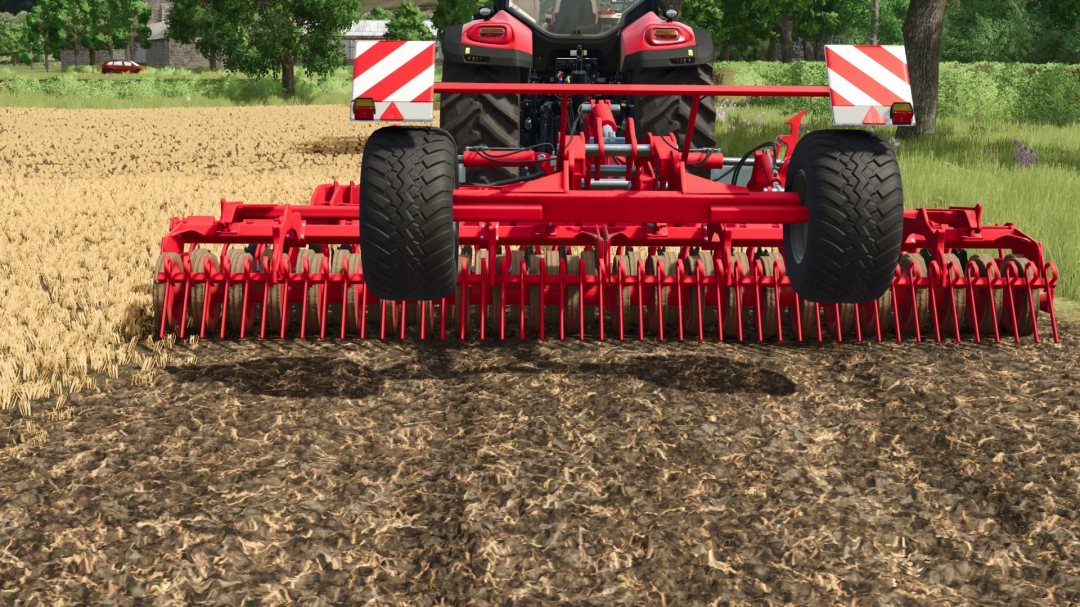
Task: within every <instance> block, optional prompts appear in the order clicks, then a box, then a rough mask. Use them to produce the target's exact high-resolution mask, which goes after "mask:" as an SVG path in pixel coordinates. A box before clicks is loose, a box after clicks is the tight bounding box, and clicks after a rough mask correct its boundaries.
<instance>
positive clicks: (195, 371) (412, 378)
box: [172, 347, 796, 398]
mask: <svg viewBox="0 0 1080 607" xmlns="http://www.w3.org/2000/svg"><path fill="white" fill-rule="evenodd" d="M515 354H516V356H514V355H511V356H509V357H507V358H508V360H507V362H506V363H505V364H501V365H500V364H496V365H493V366H487V365H485V366H484V367H483V369H482V370H479V369H475V368H463V367H462V366H461V365H459V364H455V358H456V357H455V356H454V351H453V348H450V347H434V348H431V347H429V348H426V349H425V350H422V351H417V352H416V358H415V359H414V360H413V361H408V362H397V363H393V364H389V365H380V364H379V362H378V361H377V360H368V361H357V360H355V359H349V358H345V357H334V356H323V355H319V356H312V357H306V358H301V357H294V356H270V357H260V358H255V359H251V360H246V361H243V362H237V363H219V364H206V365H199V364H195V365H189V366H184V367H179V368H177V369H175V371H172V374H173V376H174V377H175V379H176V380H178V381H181V382H223V383H228V384H229V386H230V387H231V388H232V389H233V390H236V391H238V392H242V393H249V394H259V395H264V396H275V397H283V398H326V397H331V398H334V397H337V398H364V397H367V396H372V395H374V394H377V393H379V391H380V390H382V389H383V387H384V386H386V385H387V384H390V383H391V382H423V383H430V382H433V381H436V382H445V383H446V387H447V388H449V387H459V388H460V387H468V386H469V385H477V386H479V385H481V384H486V383H488V382H490V381H492V377H493V376H495V377H499V378H500V379H498V381H500V382H503V381H504V380H503V379H502V378H505V383H506V385H507V389H508V390H509V389H512V388H511V385H512V384H516V383H519V382H530V383H531V382H533V381H535V377H537V376H544V375H548V376H569V377H573V378H575V379H576V380H577V381H581V382H589V383H590V384H596V385H598V386H600V385H603V384H605V383H616V384H617V383H620V382H625V381H628V380H637V381H641V382H646V383H648V384H652V385H653V386H655V387H656V388H660V389H663V390H682V391H687V392H695V393H700V394H733V393H759V394H769V395H772V396H783V395H787V394H792V393H794V392H795V390H796V385H795V383H794V382H792V381H791V380H790V379H788V378H787V377H785V376H783V375H781V374H779V373H776V372H774V371H769V370H766V369H762V368H759V367H756V366H750V365H747V364H744V363H735V362H732V361H730V360H728V359H726V358H723V357H720V356H701V355H686V356H683V355H680V356H637V357H632V358H629V359H628V360H621V361H613V362H610V363H599V362H578V363H576V364H567V363H563V362H561V361H557V360H551V359H545V358H542V357H540V356H522V354H523V353H522V352H516V353H515ZM477 371H482V372H481V373H478V372H477ZM507 376H509V377H507ZM403 386H404V384H400V385H397V386H395V387H396V388H402V387H403Z"/></svg>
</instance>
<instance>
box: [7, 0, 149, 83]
mask: <svg viewBox="0 0 1080 607" xmlns="http://www.w3.org/2000/svg"><path fill="white" fill-rule="evenodd" d="M149 20H150V7H149V6H148V5H147V4H146V2H144V1H143V0H37V2H36V3H35V4H34V6H33V7H32V8H31V9H30V10H29V11H26V12H21V13H19V14H18V15H14V16H10V17H9V18H6V19H0V56H7V57H11V58H12V59H13V60H15V61H17V62H20V63H25V64H29V65H31V66H33V64H34V63H35V62H37V61H41V62H43V63H44V64H45V69H49V59H50V58H53V59H58V58H59V57H60V52H61V51H65V50H67V51H73V52H78V51H80V50H86V51H88V52H89V55H90V61H91V63H96V62H97V54H98V53H108V55H109V57H110V58H112V57H113V55H114V53H115V51H117V50H120V49H125V48H127V49H129V51H130V52H134V47H135V45H142V46H147V45H149V43H150V28H149V27H147V25H146V24H147V22H148V21H149Z"/></svg>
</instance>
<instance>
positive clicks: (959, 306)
mask: <svg viewBox="0 0 1080 607" xmlns="http://www.w3.org/2000/svg"><path fill="white" fill-rule="evenodd" d="M945 263H946V267H944V268H942V269H941V271H942V272H944V273H945V276H946V277H948V279H949V284H950V285H952V284H953V283H954V282H955V281H956V280H959V279H961V278H963V276H964V267H963V265H961V263H960V258H959V257H958V256H956V255H955V254H953V253H946V254H945ZM936 280H938V281H940V280H941V279H940V277H937V278H936ZM933 289H934V302H935V304H936V306H935V313H936V314H937V326H939V327H941V332H942V338H944V337H947V336H949V335H959V332H960V327H961V326H962V324H963V322H964V320H963V319H964V318H966V317H967V292H966V291H965V290H963V289H955V288H953V287H951V286H947V287H939V286H934V287H933ZM954 307H955V310H954ZM954 314H955V316H954ZM958 320H959V322H957V321H958Z"/></svg>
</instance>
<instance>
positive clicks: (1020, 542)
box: [0, 316, 1080, 605]
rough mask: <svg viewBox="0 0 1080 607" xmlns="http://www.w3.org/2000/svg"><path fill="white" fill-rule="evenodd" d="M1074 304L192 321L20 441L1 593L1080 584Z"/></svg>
mask: <svg viewBox="0 0 1080 607" xmlns="http://www.w3.org/2000/svg"><path fill="white" fill-rule="evenodd" d="M1075 318H1076V317H1075V316H1071V317H1069V318H1063V319H1062V343H1061V344H1060V345H1054V344H1052V343H1044V344H1042V345H1034V344H1025V345H1022V346H1017V345H1014V344H1004V343H1003V344H1000V345H975V344H972V343H965V344H961V345H957V344H949V343H944V344H929V343H928V344H915V343H905V344H903V345H897V344H844V345H837V344H824V345H816V344H815V345H809V344H807V345H797V344H790V345H779V344H763V345H757V344H746V345H737V344H718V343H705V344H701V343H697V342H687V343H682V344H680V343H670V342H664V343H660V342H656V341H649V342H644V343H641V342H637V341H633V342H625V343H622V344H619V343H617V342H610V341H609V342H604V343H597V342H584V343H582V342H578V341H567V342H561V343H560V342H558V341H547V342H543V343H539V342H535V341H532V342H525V343H522V342H519V341H516V340H512V341H507V342H505V343H483V344H480V343H469V344H461V343H456V342H449V343H433V342H424V343H419V342H417V341H407V342H404V343H402V342H400V341H387V342H378V341H369V342H359V341H350V342H346V343H340V342H322V343H315V342H301V341H294V342H279V341H266V342H261V343H260V342H224V343H222V342H213V343H212V342H200V343H198V344H195V345H193V346H192V345H188V344H182V345H178V346H177V347H176V350H177V354H178V356H179V359H178V361H177V363H176V364H170V366H169V367H167V368H166V369H165V370H164V371H162V372H160V373H158V375H157V377H156V379H155V380H154V381H153V383H152V385H149V386H131V385H130V384H129V383H128V382H127V381H126V380H125V379H123V378H121V379H120V380H117V381H113V382H111V383H110V384H108V385H107V386H106V387H105V388H103V389H101V390H100V391H93V392H83V393H81V394H76V395H74V396H72V397H71V398H69V399H68V401H67V406H69V407H70V408H71V410H70V411H67V412H66V414H57V413H55V412H54V413H53V414H51V416H52V417H53V418H56V421H51V422H50V421H48V420H46V419H44V417H48V416H49V415H46V414H44V413H43V414H42V415H43V418H42V419H41V421H40V425H41V427H42V430H43V431H44V432H45V433H47V437H46V438H43V439H42V440H40V441H38V442H40V443H42V444H39V445H36V446H32V445H31V444H30V443H28V444H26V445H24V446H23V447H21V448H19V449H16V450H12V451H11V452H9V454H8V456H7V457H6V458H5V459H3V460H0V479H3V480H2V481H0V503H2V506H0V580H2V582H0V597H2V598H3V602H5V603H8V604H12V603H14V604H49V605H65V604H120V605H134V604H182V603H193V604H214V605H241V604H249V605H256V604H282V603H288V604H302V605H331V604H341V605H344V604H364V603H371V604H401V605H434V604H447V605H460V604H472V605H501V604H507V603H515V602H519V603H522V604H546V603H551V604H556V603H558V604H568V603H569V604H661V605H664V604H666V605H710V604H718V603H728V602H746V603H759V602H773V603H799V604H803V603H808V602H816V603H821V604H833V603H836V602H840V601H843V602H851V601H852V600H855V601H856V602H859V603H865V604H877V603H888V604H926V603H980V604H1029V603H1043V604H1060V603H1064V602H1075V601H1080V438H1078V430H1080V346H1078V341H1077V340H1078V338H1080V324H1078V323H1077V322H1075V320H1073V319H1075ZM45 405H47V403H46V404H44V405H39V406H37V410H39V411H47V410H48V407H47V406H45ZM0 415H3V419H4V420H5V427H4V429H3V431H0V435H2V434H3V433H4V432H6V433H7V434H8V436H7V437H6V438H5V442H9V440H10V439H12V438H14V433H16V432H18V423H19V422H18V416H17V414H16V413H15V412H14V410H12V411H5V412H3V413H0ZM64 417H67V419H62V418H64Z"/></svg>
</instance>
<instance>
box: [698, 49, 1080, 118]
mask: <svg viewBox="0 0 1080 607" xmlns="http://www.w3.org/2000/svg"><path fill="white" fill-rule="evenodd" d="M715 74H716V77H717V80H718V81H720V82H722V83H723V84H772V85H823V84H828V76H827V75H826V73H825V64H824V63H822V62H817V61H799V62H795V63H777V62H766V61H751V62H740V61H727V62H720V63H717V64H716V71H715ZM938 99H939V101H938V104H939V105H938V111H939V112H940V114H939V115H940V116H962V117H965V118H991V119H995V120H1005V121H1021V122H1042V123H1047V124H1057V125H1066V124H1075V123H1077V122H1080V66H1077V65H1063V64H1055V63H1047V64H1029V63H953V62H947V63H942V64H941V88H940V91H939V97H938ZM752 103H753V104H755V105H765V106H770V107H777V108H780V109H783V110H784V111H791V112H797V111H799V110H800V109H808V110H810V111H812V112H828V110H829V101H828V99H825V98H813V99H797V98H754V99H753V100H752ZM915 111H916V115H917V114H918V108H915Z"/></svg>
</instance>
